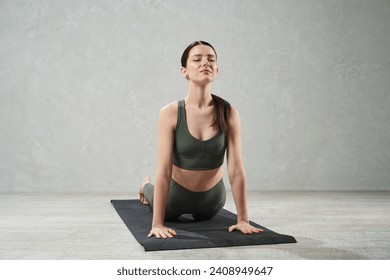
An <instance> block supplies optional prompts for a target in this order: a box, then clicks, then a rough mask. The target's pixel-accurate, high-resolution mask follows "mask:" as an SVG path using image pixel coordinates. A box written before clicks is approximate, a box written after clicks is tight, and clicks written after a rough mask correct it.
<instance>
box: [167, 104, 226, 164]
mask: <svg viewBox="0 0 390 280" xmlns="http://www.w3.org/2000/svg"><path fill="white" fill-rule="evenodd" d="M178 106H179V108H178V116H177V126H176V129H175V133H174V145H173V164H174V165H176V166H178V167H180V168H183V169H188V170H210V169H215V168H217V167H220V166H221V165H222V164H223V160H224V157H225V150H226V135H225V133H223V132H222V131H219V132H218V133H217V134H216V135H215V136H214V137H213V138H211V139H209V140H206V141H202V140H199V139H197V138H195V137H194V136H192V135H191V133H190V132H189V130H188V126H187V117H186V109H185V103H184V100H180V101H179V104H178Z"/></svg>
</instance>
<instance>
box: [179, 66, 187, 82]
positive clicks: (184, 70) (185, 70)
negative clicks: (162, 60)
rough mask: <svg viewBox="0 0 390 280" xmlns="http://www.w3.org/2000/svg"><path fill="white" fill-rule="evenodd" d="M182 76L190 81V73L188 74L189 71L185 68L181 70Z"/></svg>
mask: <svg viewBox="0 0 390 280" xmlns="http://www.w3.org/2000/svg"><path fill="white" fill-rule="evenodd" d="M180 71H181V73H182V75H183V76H184V78H186V79H187V80H188V72H187V69H186V68H185V67H182V68H181V69H180Z"/></svg>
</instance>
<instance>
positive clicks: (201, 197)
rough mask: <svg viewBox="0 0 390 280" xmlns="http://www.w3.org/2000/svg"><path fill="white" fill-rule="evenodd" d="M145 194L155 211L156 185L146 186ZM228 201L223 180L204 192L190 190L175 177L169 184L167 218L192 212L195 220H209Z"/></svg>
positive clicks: (175, 217)
mask: <svg viewBox="0 0 390 280" xmlns="http://www.w3.org/2000/svg"><path fill="white" fill-rule="evenodd" d="M144 196H145V198H146V200H147V201H148V203H149V206H150V208H151V210H152V211H153V196H154V185H152V184H150V183H148V184H146V185H145V187H144ZM225 201H226V189H225V185H224V183H223V180H222V179H221V181H220V182H219V183H218V184H216V185H215V186H214V187H212V188H211V189H209V190H207V191H204V192H193V191H190V190H188V189H186V188H184V187H182V186H180V185H179V184H178V183H176V182H175V181H174V180H173V179H172V180H171V182H170V185H169V193H168V200H167V205H166V208H165V220H166V221H172V220H175V219H177V218H178V217H179V216H181V215H183V214H192V217H193V218H194V220H195V221H202V220H208V219H211V218H212V217H214V216H215V215H217V213H218V212H219V211H220V210H221V209H222V208H223V206H224V205H225Z"/></svg>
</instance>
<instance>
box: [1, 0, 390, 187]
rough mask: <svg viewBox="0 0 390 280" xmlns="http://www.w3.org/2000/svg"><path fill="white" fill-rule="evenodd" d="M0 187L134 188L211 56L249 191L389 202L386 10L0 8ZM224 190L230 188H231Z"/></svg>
mask: <svg viewBox="0 0 390 280" xmlns="http://www.w3.org/2000/svg"><path fill="white" fill-rule="evenodd" d="M0 38H1V39H0V191H15V192H21V191H37V192H50V191H54V192H57V191H69V192H79V191H80V192H92V191H96V192H123V191H126V190H129V191H130V189H131V190H132V191H135V189H136V188H137V185H138V184H139V181H140V178H141V177H142V176H143V175H145V174H150V175H152V178H153V174H154V171H155V166H156V165H155V160H156V152H157V146H156V143H157V139H156V128H157V116H158V110H159V108H160V107H162V106H163V105H165V104H166V103H168V102H171V101H174V100H177V99H181V98H184V97H185V95H186V91H187V85H186V81H185V79H184V78H183V77H182V76H181V73H180V71H179V70H180V65H179V59H180V55H181V53H182V51H183V50H184V48H185V47H186V46H187V45H188V44H189V43H191V42H192V41H194V40H199V39H201V40H206V41H209V42H211V43H212V44H214V46H215V48H216V49H217V52H218V56H219V67H220V75H219V77H218V79H217V81H216V82H215V85H214V92H215V93H216V94H219V95H221V96H222V97H224V98H226V99H227V100H229V101H230V102H231V103H232V104H233V105H234V106H235V107H237V109H238V110H239V112H240V114H241V121H242V142H243V146H244V147H243V154H244V160H245V165H246V169H247V174H248V189H249V190H265V191H266V190H390V172H389V170H390V113H389V111H390V110H389V109H390V100H389V89H390V82H389V81H390V79H389V78H390V51H389V50H390V2H389V1H383V0H375V1H365V0H361V1H352V0H350V1H326V0H323V1H319V0H314V1H313V0H307V1H303V0H301V1H282V0H280V1H258V0H251V1H238V0H237V1H232V0H214V1H200V0H196V1H189V0H176V1H173V0H171V1H169V0H166V1H152V0H149V1H124V0H123V1H119V0H118V1H116V0H111V1H98V0H90V1H76V0H74V1H50V0H46V1H43V0H40V1H21V0H20V1H15V0H1V1H0ZM226 181H227V180H226Z"/></svg>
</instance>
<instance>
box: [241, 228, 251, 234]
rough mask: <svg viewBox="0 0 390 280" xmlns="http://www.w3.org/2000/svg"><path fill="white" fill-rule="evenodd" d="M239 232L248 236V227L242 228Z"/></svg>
mask: <svg viewBox="0 0 390 280" xmlns="http://www.w3.org/2000/svg"><path fill="white" fill-rule="evenodd" d="M241 232H242V233H243V234H248V233H249V232H248V227H243V228H242V229H241Z"/></svg>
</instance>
